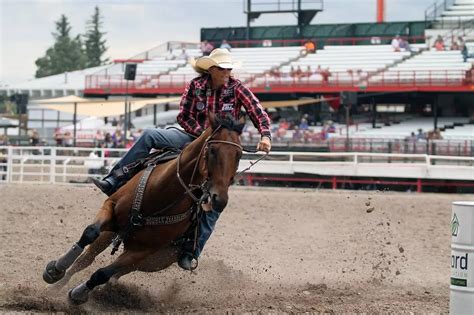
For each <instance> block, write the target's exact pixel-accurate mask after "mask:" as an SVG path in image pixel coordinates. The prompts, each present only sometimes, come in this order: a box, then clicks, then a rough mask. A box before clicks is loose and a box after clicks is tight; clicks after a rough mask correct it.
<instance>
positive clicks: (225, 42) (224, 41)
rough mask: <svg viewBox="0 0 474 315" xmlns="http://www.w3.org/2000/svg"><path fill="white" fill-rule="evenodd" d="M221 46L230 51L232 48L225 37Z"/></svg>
mask: <svg viewBox="0 0 474 315" xmlns="http://www.w3.org/2000/svg"><path fill="white" fill-rule="evenodd" d="M220 48H224V49H227V50H228V51H230V50H231V49H232V46H231V45H230V44H229V43H228V42H227V40H225V39H223V40H222V43H221V46H220Z"/></svg>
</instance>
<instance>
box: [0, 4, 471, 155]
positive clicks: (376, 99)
mask: <svg viewBox="0 0 474 315" xmlns="http://www.w3.org/2000/svg"><path fill="white" fill-rule="evenodd" d="M433 1H434V3H433V6H430V7H428V8H427V9H426V12H425V16H426V19H425V20H424V21H410V22H383V21H382V22H380V23H353V24H325V25H317V24H313V25H311V24H309V21H308V20H306V22H305V23H299V24H298V25H297V26H286V25H285V26H268V27H264V26H258V27H250V28H249V29H246V28H244V27H228V28H221V27H216V28H204V29H202V30H201V38H200V40H201V41H204V40H207V41H209V42H211V43H212V44H213V45H214V46H215V47H218V46H219V45H220V43H221V41H222V40H224V39H226V40H227V41H228V42H229V43H230V44H231V45H232V55H233V57H234V58H235V59H236V60H239V61H240V62H241V65H240V67H238V68H236V69H234V71H233V75H234V76H235V77H237V78H238V79H240V80H241V81H243V82H245V83H246V84H247V86H249V87H250V88H251V89H252V91H253V92H254V93H255V94H257V96H258V97H259V98H260V99H261V100H262V102H263V104H264V106H267V109H268V111H269V113H270V114H271V117H272V119H273V125H272V126H273V127H272V129H273V130H272V131H273V142H274V147H275V148H277V149H280V150H305V151H334V152H339V151H350V150H351V151H369V152H384V153H400V154H403V153H418V154H419V153H426V154H448V155H462V156H472V155H474V149H473V148H474V145H473V144H474V127H473V126H474V125H473V123H474V107H473V104H474V97H473V86H474V70H473V68H472V66H473V63H474V0H452V1H445V0H438V1H436V0H433ZM313 13H314V12H313ZM311 18H312V17H311ZM308 19H309V18H308ZM309 20H310V19H309ZM300 22H301V21H300ZM303 22H304V21H303ZM397 35H400V36H401V38H403V39H404V40H406V41H407V42H409V48H405V49H401V50H397V49H394V47H393V46H392V45H391V42H392V40H393V39H394V38H395V37H396V36H397ZM438 36H440V37H441V38H443V40H444V47H443V49H441V50H439V49H435V48H434V41H435V39H437V38H438ZM458 40H461V42H462V44H464V45H465V47H466V49H465V50H462V49H461V48H453V47H452V46H453V43H454V42H455V41H458ZM308 41H311V42H313V43H314V45H315V48H316V49H315V51H307V50H306V48H305V44H306V43H307V42H308ZM201 55H202V52H201V50H200V43H198V42H195V43H189V42H168V43H165V44H162V45H160V46H157V47H154V48H151V49H149V50H147V51H144V52H142V53H141V54H139V55H136V56H132V57H130V58H125V59H116V60H114V61H113V62H112V63H111V64H109V65H105V66H102V67H97V68H91V69H85V70H82V71H74V72H70V73H64V74H60V75H56V76H51V77H47V78H42V79H38V80H33V81H30V82H26V83H22V84H18V85H13V86H1V87H0V94H4V95H7V96H10V95H13V94H14V93H19V92H20V93H27V94H29V95H30V100H31V99H41V98H49V97H59V96H65V95H81V96H86V97H92V98H95V97H99V98H104V97H112V98H114V97H119V96H123V95H132V96H133V97H135V98H139V97H148V98H149V97H166V96H170V95H178V96H179V95H180V94H181V93H182V91H183V89H184V88H185V86H186V84H187V83H188V82H189V81H190V80H191V79H192V78H194V77H196V76H197V73H196V72H195V71H194V69H193V68H192V66H191V64H190V62H189V59H190V58H198V57H200V56H201ZM129 63H135V64H137V73H136V77H135V80H133V81H130V82H127V81H126V80H124V72H125V66H126V64H129ZM347 93H349V94H347ZM346 94H347V95H351V97H350V98H348V99H344V97H343V95H346ZM308 99H310V100H314V102H313V103H311V102H309V103H308V102H307V100H308ZM275 101H277V102H275ZM300 101H302V103H301V104H305V105H299V104H300V103H299V102H300ZM282 102H283V105H281V103H282ZM285 102H288V104H290V102H293V103H291V104H296V105H294V106H288V107H285V105H284V103H285ZM295 102H296V103H295ZM277 103H278V104H277ZM265 104H270V105H265ZM30 108H31V110H32V111H31V112H33V110H36V112H35V115H36V116H35V117H36V118H35V119H36V120H35V121H34V123H33V122H32V123H31V126H34V127H35V128H38V129H40V130H43V134H44V135H46V136H45V137H48V136H49V137H50V138H51V139H50V141H49V142H50V143H51V142H52V133H53V130H54V129H55V128H58V127H62V126H64V125H66V124H70V123H71V116H72V115H71V114H70V113H69V114H67V115H65V114H63V113H46V110H44V109H41V110H42V112H41V114H39V111H38V110H39V108H38V107H30ZM381 108H386V109H385V110H381ZM387 108H388V110H387ZM394 108H396V110H391V109H394ZM176 109H177V104H176V103H172V104H168V105H167V107H166V109H165V108H164V107H163V106H158V109H157V106H156V105H155V106H154V107H153V108H152V107H151V106H149V107H146V108H143V109H142V110H140V111H138V112H136V113H133V115H132V122H134V124H135V125H136V126H137V127H138V128H140V127H148V126H151V125H153V123H152V122H155V124H158V121H160V120H159V119H158V120H157V119H156V113H157V112H158V113H159V115H164V116H166V119H165V120H163V121H166V122H167V123H171V122H172V121H170V119H169V118H170V117H168V116H169V115H165V114H163V113H162V112H163V111H164V110H167V111H168V110H169V111H170V112H172V113H175V110H176ZM379 109H380V110H379ZM152 113H153V114H154V115H155V117H152V116H151V115H152ZM173 115H174V114H173ZM30 116H31V117H33V116H34V115H33V114H32V115H30ZM31 117H30V118H31ZM38 117H42V121H41V122H40V121H39V120H38ZM303 117H306V118H305V120H307V124H308V125H309V126H308V127H307V129H304V130H302V129H301V127H300V124H301V119H302V118H303ZM116 118H118V117H116ZM282 119H286V120H287V122H289V128H287V130H283V131H282V130H281V128H280V127H279V124H280V121H281V120H282ZM328 126H331V131H328ZM252 128H253V127H252V126H248V127H247V128H246V130H245V132H244V134H243V137H242V138H243V141H244V142H245V143H246V144H254V143H255V141H256V137H255V134H256V131H255V130H254V129H252ZM419 129H421V130H422V132H423V135H424V136H423V138H422V139H417V140H416V142H414V144H413V145H408V144H412V142H410V141H412V140H413V139H412V138H410V137H411V135H412V132H413V133H415V134H417V133H418V130H419ZM435 131H437V134H436V137H433V135H434V132H435Z"/></svg>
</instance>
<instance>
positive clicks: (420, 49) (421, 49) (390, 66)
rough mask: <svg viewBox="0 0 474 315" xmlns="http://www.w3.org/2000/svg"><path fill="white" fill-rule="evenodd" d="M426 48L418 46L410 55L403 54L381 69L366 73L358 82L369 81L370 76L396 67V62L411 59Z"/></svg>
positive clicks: (426, 48)
mask: <svg viewBox="0 0 474 315" xmlns="http://www.w3.org/2000/svg"><path fill="white" fill-rule="evenodd" d="M428 49H429V48H428V47H422V46H418V49H417V51H415V52H414V53H412V54H411V55H409V56H404V57H403V58H402V59H400V60H395V62H393V63H392V64H390V65H387V66H385V68H383V69H381V70H379V71H376V72H374V73H369V74H367V76H366V77H365V78H363V79H361V80H360V82H359V83H363V82H364V81H369V80H370V78H372V77H373V76H377V75H380V74H382V73H383V72H385V71H387V70H389V69H390V68H394V67H396V66H397V65H398V64H400V63H402V62H405V61H407V60H408V59H412V58H414V57H416V56H418V55H420V54H421V53H423V51H425V50H428Z"/></svg>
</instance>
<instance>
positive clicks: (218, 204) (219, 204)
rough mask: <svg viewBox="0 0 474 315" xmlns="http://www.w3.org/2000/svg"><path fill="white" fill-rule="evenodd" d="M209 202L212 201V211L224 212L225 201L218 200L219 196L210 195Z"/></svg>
mask: <svg viewBox="0 0 474 315" xmlns="http://www.w3.org/2000/svg"><path fill="white" fill-rule="evenodd" d="M211 201H212V209H214V210H215V211H218V212H221V211H222V210H224V208H225V206H226V205H227V201H226V200H222V199H221V198H219V195H217V194H213V195H212V197H211Z"/></svg>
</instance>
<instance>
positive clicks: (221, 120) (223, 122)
mask: <svg viewBox="0 0 474 315" xmlns="http://www.w3.org/2000/svg"><path fill="white" fill-rule="evenodd" d="M216 122H217V124H218V125H220V126H221V127H222V128H225V129H228V130H230V131H235V132H237V133H238V134H239V135H240V134H241V133H242V130H243V129H244V126H245V123H242V122H240V121H238V120H235V119H234V118H233V117H232V116H231V115H226V116H225V117H219V116H216Z"/></svg>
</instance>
